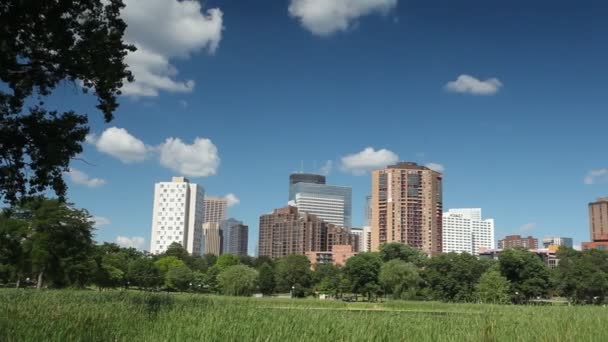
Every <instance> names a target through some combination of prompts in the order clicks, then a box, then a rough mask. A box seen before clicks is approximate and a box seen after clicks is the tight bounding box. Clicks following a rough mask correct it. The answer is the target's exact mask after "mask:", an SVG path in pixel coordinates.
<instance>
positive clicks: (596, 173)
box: [583, 169, 608, 185]
mask: <svg viewBox="0 0 608 342" xmlns="http://www.w3.org/2000/svg"><path fill="white" fill-rule="evenodd" d="M602 181H603V182H605V181H608V169H598V170H591V171H589V172H587V175H586V176H585V179H584V180H583V182H584V183H585V184H587V185H591V184H595V183H597V182H602Z"/></svg>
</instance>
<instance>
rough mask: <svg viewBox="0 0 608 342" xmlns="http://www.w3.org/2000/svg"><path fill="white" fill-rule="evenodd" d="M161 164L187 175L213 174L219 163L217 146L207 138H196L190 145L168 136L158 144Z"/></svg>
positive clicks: (201, 175) (202, 175)
mask: <svg viewBox="0 0 608 342" xmlns="http://www.w3.org/2000/svg"><path fill="white" fill-rule="evenodd" d="M159 150H160V163H161V165H163V166H165V167H167V168H169V169H171V170H173V171H176V172H179V173H180V174H183V175H185V176H189V177H206V176H212V175H215V174H216V172H217V168H218V167H219V165H220V157H219V155H218V153H217V147H215V145H214V144H213V142H211V140H209V139H204V138H198V137H197V138H196V139H194V143H192V144H191V145H188V144H185V143H184V142H182V141H181V139H179V138H168V139H167V140H165V142H164V143H163V144H161V145H160V146H159Z"/></svg>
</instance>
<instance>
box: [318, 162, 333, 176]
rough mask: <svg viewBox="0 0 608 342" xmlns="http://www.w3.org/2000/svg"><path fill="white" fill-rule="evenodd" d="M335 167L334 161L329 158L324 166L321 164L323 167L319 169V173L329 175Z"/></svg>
mask: <svg viewBox="0 0 608 342" xmlns="http://www.w3.org/2000/svg"><path fill="white" fill-rule="evenodd" d="M333 167H334V162H333V161H331V160H328V161H326V162H325V164H324V165H323V166H321V168H320V169H319V173H320V174H322V175H324V176H329V174H330V173H331V170H332V169H333Z"/></svg>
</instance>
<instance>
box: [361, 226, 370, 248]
mask: <svg viewBox="0 0 608 342" xmlns="http://www.w3.org/2000/svg"><path fill="white" fill-rule="evenodd" d="M361 249H362V250H361V252H371V251H372V227H370V226H365V227H363V240H362V242H361Z"/></svg>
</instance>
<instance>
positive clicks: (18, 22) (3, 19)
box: [0, 0, 135, 203]
mask: <svg viewBox="0 0 608 342" xmlns="http://www.w3.org/2000/svg"><path fill="white" fill-rule="evenodd" d="M123 7H124V4H123V1H122V0H72V1H3V2H2V3H0V66H2V67H0V85H2V87H0V197H1V198H3V199H4V200H5V201H8V202H10V203H16V202H17V201H18V200H19V199H21V198H24V197H26V196H31V195H34V194H39V193H42V192H44V191H45V190H46V189H47V188H49V187H50V188H52V190H53V191H54V192H55V193H56V194H57V195H58V196H59V197H60V198H63V197H64V196H65V194H66V189H67V187H66V184H65V182H64V181H63V177H62V175H63V172H65V171H68V166H69V163H70V160H71V159H72V158H74V157H75V156H76V155H77V154H79V153H80V152H82V142H83V141H84V139H85V136H86V134H87V133H88V131H89V128H88V127H87V122H88V119H87V116H86V114H83V113H76V112H75V111H73V110H67V111H60V110H53V109H48V108H45V107H47V106H46V104H45V97H47V96H48V95H50V94H52V92H53V90H54V89H55V88H57V87H58V86H60V85H63V84H72V85H73V86H74V87H76V88H81V89H82V90H83V92H85V93H87V92H93V93H94V95H95V97H96V98H97V109H98V110H100V111H101V112H102V114H103V116H104V119H105V120H106V121H107V122H109V121H110V120H112V118H113V113H114V111H115V110H116V108H117V107H118V101H117V97H118V96H119V95H120V89H121V87H122V86H123V82H124V81H125V80H126V81H132V80H133V75H132V74H131V72H130V71H129V70H127V65H126V64H125V62H124V59H125V56H126V55H127V53H129V51H135V47H134V46H132V45H128V44H126V43H125V42H124V41H123V35H124V31H125V29H126V24H125V22H124V21H123V20H122V19H121V18H120V10H121V9H122V8H123Z"/></svg>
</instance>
